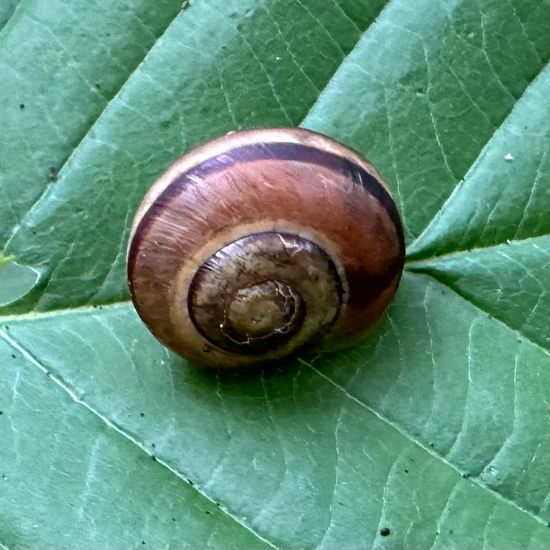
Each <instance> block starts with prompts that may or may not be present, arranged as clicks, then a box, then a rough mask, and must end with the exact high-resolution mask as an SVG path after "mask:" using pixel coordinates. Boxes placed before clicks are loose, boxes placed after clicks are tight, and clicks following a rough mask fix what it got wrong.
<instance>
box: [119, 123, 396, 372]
mask: <svg viewBox="0 0 550 550" xmlns="http://www.w3.org/2000/svg"><path fill="white" fill-rule="evenodd" d="M403 262H404V241H403V231H402V226H401V220H400V218H399V214H398V212H397V209H396V206H395V203H394V201H393V199H392V197H391V195H390V193H389V191H388V189H387V187H386V185H385V184H384V182H383V180H382V178H381V177H380V175H379V174H378V172H377V171H376V170H375V168H374V167H373V166H372V165H371V164H369V163H368V162H367V161H366V160H365V159H363V158H362V157H361V156H360V155H359V154H358V153H356V152H354V151H352V150H351V149H348V148H347V147H345V146H343V145H341V144H340V143H337V142H335V141H334V140H332V139H330V138H328V137H326V136H323V135H321V134H317V133H314V132H311V131H308V130H303V129H296V128H293V129H290V128H289V129H283V128H277V129H262V130H250V131H243V132H234V133H230V134H228V135H226V136H223V137H221V138H218V139H216V140H213V141H211V142H209V143H206V144H205V145H203V146H201V147H199V148H197V149H195V150H193V151H191V152H190V153H188V154H186V155H184V156H183V157H181V158H180V159H179V160H177V161H176V162H175V163H174V164H173V165H172V166H171V167H170V168H169V169H168V170H167V171H166V172H165V173H164V174H163V175H162V176H161V177H160V178H159V179H158V180H157V181H156V182H155V183H154V184H153V186H152V188H151V189H150V191H149V192H148V194H147V195H146V197H145V199H144V200H143V202H142V204H141V206H140V208H139V210H138V212H137V214H136V217H135V219H134V224H133V228H132V232H131V236H130V242H129V248H128V280H129V285H130V291H131V294H132V299H133V301H134V304H135V306H136V309H137V311H138V313H139V315H140V316H141V318H142V319H143V321H144V322H145V323H146V325H147V326H148V327H149V329H150V330H151V331H152V332H153V334H154V335H155V336H156V337H157V338H158V339H159V340H160V341H161V342H163V343H164V344H165V345H166V346H168V347H169V348H171V349H173V350H174V351H176V352H177V353H179V354H180V355H182V356H183V357H185V358H187V359H189V360H191V361H193V362H195V363H198V364H200V365H205V366H209V367H229V368H231V367H246V366H253V365H258V364H264V363H267V362H271V361H274V360H277V359H281V358H283V357H285V356H287V355H290V354H292V353H294V352H296V351H298V350H300V349H302V348H303V347H304V346H307V345H311V344H312V343H318V342H320V341H321V340H323V341H324V342H329V343H336V344H337V345H340V344H341V342H342V341H344V342H345V341H346V340H347V339H349V338H350V337H352V336H354V335H357V334H358V333H361V332H363V331H364V330H365V329H367V328H368V327H369V326H371V325H372V323H373V322H374V321H375V320H376V319H377V318H378V317H379V316H380V315H381V314H382V312H383V311H384V309H385V308H386V306H387V305H388V303H389V301H390V300H391V298H392V296H393V294H394V293H395V290H396V288H397V285H398V283H399V279H400V277H401V272H402V269H403Z"/></svg>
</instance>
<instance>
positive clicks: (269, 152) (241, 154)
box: [128, 142, 405, 290]
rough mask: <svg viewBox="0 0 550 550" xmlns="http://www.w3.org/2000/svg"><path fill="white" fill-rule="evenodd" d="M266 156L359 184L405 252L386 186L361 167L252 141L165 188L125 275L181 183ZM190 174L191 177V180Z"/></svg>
mask: <svg viewBox="0 0 550 550" xmlns="http://www.w3.org/2000/svg"><path fill="white" fill-rule="evenodd" d="M267 159H270V160H288V161H297V162H304V163H308V164H315V165H319V166H324V167H325V168H328V169H330V170H332V171H334V172H337V173H340V174H343V175H345V176H348V177H349V178H350V179H351V180H352V181H354V182H355V183H357V184H358V185H361V186H362V187H363V188H364V189H366V190H367V191H368V192H369V193H370V194H371V195H372V196H373V197H375V198H376V199H377V200H378V202H379V203H380V204H381V206H382V207H383V208H384V210H386V212H387V213H388V216H389V217H390V219H391V221H392V223H393V224H394V226H395V229H396V232H397V235H398V238H399V244H400V250H401V252H402V253H403V252H404V250H405V240H404V235H403V227H402V225H401V219H400V217H399V213H398V211H397V208H396V206H395V203H394V201H393V199H392V197H391V195H390V194H389V192H388V191H387V190H386V189H385V187H384V186H383V185H382V184H381V183H380V182H379V181H378V180H377V179H376V178H375V177H374V176H372V175H371V174H369V173H368V172H367V171H366V170H365V169H364V168H362V167H361V166H359V165H358V164H355V163H354V162H352V161H351V160H349V159H347V158H345V157H343V156H340V155H337V154H335V153H331V152H329V151H325V150H322V149H318V148H316V147H311V146H309V145H303V144H300V143H287V142H270V143H254V144H248V145H244V146H241V147H237V148H235V149H229V150H228V151H225V152H224V153H222V154H220V155H218V156H216V157H213V158H210V159H208V160H206V161H203V162H202V163H200V164H197V165H195V166H193V167H192V168H191V169H190V170H188V171H187V172H185V173H184V174H181V175H180V176H179V177H177V178H176V179H174V181H172V182H171V183H170V184H169V185H168V186H167V187H166V189H165V190H164V191H163V192H162V193H161V195H160V196H159V197H157V199H156V200H155V201H154V202H153V204H152V205H151V207H150V208H149V210H148V211H147V212H145V214H144V215H143V217H142V219H141V220H140V221H139V223H138V227H137V229H136V231H135V234H134V239H133V241H132V243H131V245H130V250H129V253H128V274H129V278H130V280H132V275H133V271H134V266H135V262H136V255H137V250H138V249H139V247H140V245H141V240H142V238H143V234H144V231H146V230H147V227H148V226H149V224H150V223H151V222H152V221H153V220H154V219H155V218H156V216H157V215H158V214H159V213H160V211H161V210H162V208H163V206H164V204H165V202H169V201H170V200H171V199H172V198H174V197H175V195H177V193H179V192H180V189H181V187H182V186H185V185H187V184H194V185H196V180H197V179H201V178H205V177H207V176H210V175H212V174H214V173H216V172H219V171H221V170H226V169H227V168H230V167H231V166H234V165H236V164H240V163H246V162H250V161H258V160H267ZM190 176H192V179H191V178H190ZM131 290H132V289H131Z"/></svg>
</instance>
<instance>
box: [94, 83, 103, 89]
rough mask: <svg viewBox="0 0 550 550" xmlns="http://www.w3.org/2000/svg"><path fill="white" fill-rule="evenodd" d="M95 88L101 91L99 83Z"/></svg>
mask: <svg viewBox="0 0 550 550" xmlns="http://www.w3.org/2000/svg"><path fill="white" fill-rule="evenodd" d="M94 86H95V87H96V89H98V90H101V86H100V85H99V84H98V83H97V82H96V83H95V84H94Z"/></svg>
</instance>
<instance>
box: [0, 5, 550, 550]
mask: <svg viewBox="0 0 550 550" xmlns="http://www.w3.org/2000/svg"><path fill="white" fill-rule="evenodd" d="M549 28H550V2H549V1H548V0H521V1H520V0H506V1H502V0H418V1H415V2H410V1H408V0H389V1H387V2H385V1H383V0H379V1H375V0H259V1H258V0H223V1H222V0H193V1H192V2H184V3H183V5H182V2H181V0H179V1H178V2H176V1H173V0H162V2H153V0H124V1H122V2H104V1H99V0H97V1H94V2H89V1H87V0H86V1H85V0H71V1H68V0H51V1H50V0H48V2H46V1H45V0H18V1H14V0H4V1H3V2H2V3H0V74H1V75H2V86H1V87H0V123H1V128H2V133H1V137H0V139H1V141H0V193H1V195H0V196H1V200H0V240H1V241H2V245H3V252H2V255H1V256H0V353H1V357H2V366H3V368H2V370H1V371H0V373H1V374H0V376H1V378H2V380H1V382H2V391H1V392H0V411H1V414H0V434H1V437H2V441H3V445H2V447H1V450H0V468H1V472H0V473H1V475H2V478H1V479H0V487H1V488H2V493H1V494H2V498H1V499H0V548H7V549H9V550H13V549H17V548H40V549H46V550H47V549H50V548H51V549H54V548H55V549H64V548H66V549H72V548H94V549H115V548H116V549H118V548H155V549H156V548H159V549H160V548H174V549H176V548H177V549H179V548H239V549H240V548H242V549H248V548H281V549H282V548H285V549H286V548H296V549H301V548H327V549H340V548H350V549H366V548H369V549H370V548H395V549H418V548H434V549H438V548H439V549H449V548H456V549H464V550H466V549H471V548H495V549H512V548H517V549H541V550H545V549H546V550H547V549H548V548H550V527H549V522H550V328H549V327H550V324H549V323H548V321H547V320H548V319H549V318H550V298H549V294H550V240H549V230H550V215H549V212H550V151H549V148H550V99H549V98H550V66H549V65H548V59H549V57H550V34H549V33H548V29H549ZM280 125H291V126H292V125H302V126H304V127H307V128H311V129H314V130H317V131H321V132H324V133H326V134H328V135H330V136H332V137H334V138H336V139H339V140H341V141H343V142H344V143H347V144H349V145H351V146H352V147H354V148H356V149H357V150H359V151H360V152H361V153H363V154H364V155H365V156H367V157H368V158H369V159H370V160H371V161H372V162H374V164H375V165H376V166H377V167H378V168H379V170H380V171H381V173H382V174H383V175H384V177H385V179H386V180H387V181H388V183H389V185H390V187H391V188H392V190H393V192H394V195H395V197H396V200H397V203H398V205H399V208H400V211H401V214H402V216H403V220H404V225H405V230H406V238H407V243H408V261H407V266H406V273H405V275H404V277H403V281H402V284H401V287H400V289H399V291H398V294H397V296H396V299H395V301H394V303H393V304H392V306H391V307H390V309H389V311H388V312H387V314H386V315H385V316H384V318H383V320H382V322H381V323H380V325H379V327H377V329H376V330H375V331H373V333H372V334H371V335H369V336H368V337H367V338H366V339H365V341H364V342H363V343H361V344H360V345H358V346H357V347H355V348H353V349H350V350H347V351H344V352H339V353H333V354H323V355H320V356H316V357H311V356H310V357H305V356H304V357H301V358H298V359H296V360H294V361H291V362H289V364H287V365H284V366H281V368H280V369H276V370H271V371H266V372H263V373H261V375H258V376H244V375H235V374H233V375H227V374H222V373H209V372H203V371H198V370H196V369H194V368H193V367H191V366H189V365H187V364H186V363H185V362H184V361H183V360H182V359H180V358H178V357H176V356H174V355H172V354H171V353H169V352H168V351H166V350H164V349H163V348H162V347H161V346H160V344H158V343H157V342H156V341H155V340H154V338H153V337H152V336H151V335H150V334H149V333H148V331H147V330H146V329H145V328H144V327H143V325H142V324H141V322H140V321H139V319H138V318H137V315H136V314H135V312H134V310H133V308H132V306H131V304H130V302H129V301H128V293H127V290H126V280H125V249H126V243H127V237H128V231H129V226H130V223H131V218H132V216H133V213H134V212H135V209H136V208H137V205H138V204H139V202H140V201H141V199H142V197H143V195H144V193H145V192H146V190H147V188H148V186H149V185H150V183H151V182H152V181H153V180H154V179H155V178H156V177H157V176H158V175H159V174H160V173H161V172H162V171H163V170H164V169H165V168H166V166H167V165H168V164H169V163H170V162H171V161H173V160H174V159H175V158H177V157H178V156H179V155H181V154H183V153H184V152H186V151H188V150H189V149H190V148H192V147H193V146H195V145H197V144H199V143H200V142H202V141H204V140H205V139H208V138H210V137H214V136H217V135H219V134H222V133H224V132H226V131H230V130H234V129H238V128H248V127H257V126H280Z"/></svg>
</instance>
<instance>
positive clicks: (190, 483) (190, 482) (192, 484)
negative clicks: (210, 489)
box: [187, 479, 195, 487]
mask: <svg viewBox="0 0 550 550" xmlns="http://www.w3.org/2000/svg"><path fill="white" fill-rule="evenodd" d="M187 481H188V482H189V485H191V487H193V486H194V485H195V484H194V483H193V482H192V481H191V480H190V479H188V480H187Z"/></svg>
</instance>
